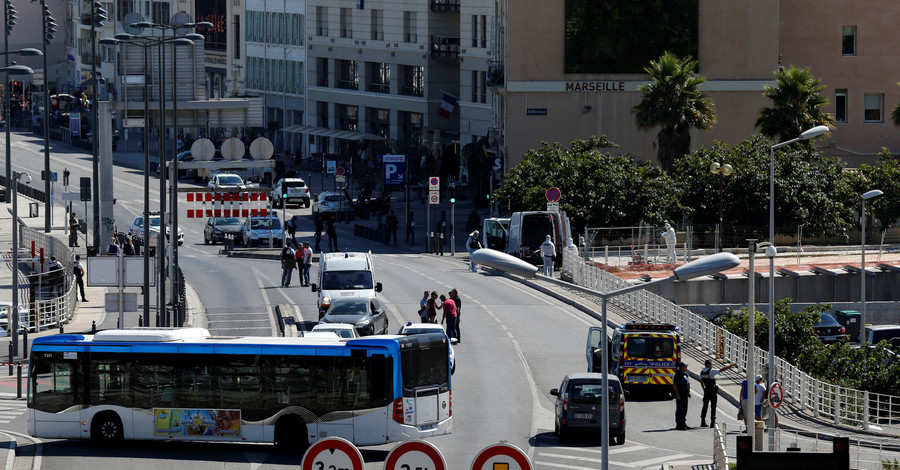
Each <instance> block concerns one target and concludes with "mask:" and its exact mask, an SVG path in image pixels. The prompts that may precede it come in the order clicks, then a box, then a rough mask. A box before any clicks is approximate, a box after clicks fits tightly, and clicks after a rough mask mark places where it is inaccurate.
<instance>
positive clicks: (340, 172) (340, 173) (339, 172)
mask: <svg viewBox="0 0 900 470" xmlns="http://www.w3.org/2000/svg"><path fill="white" fill-rule="evenodd" d="M334 174H336V175H338V176H344V167H342V166H339V167H337V168H335V170H334Z"/></svg>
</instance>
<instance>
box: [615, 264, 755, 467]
mask: <svg viewBox="0 0 900 470" xmlns="http://www.w3.org/2000/svg"><path fill="white" fill-rule="evenodd" d="M740 264H741V261H740V260H739V259H738V257H737V256H735V255H734V254H732V253H716V254H714V255H709V256H704V257H703V258H699V259H696V260H694V261H691V262H690V263H687V264H684V265H681V266H679V267H677V268H675V269H674V270H673V271H672V275H671V276H669V277H667V278H660V279H654V280H652V281H650V282H647V283H644V284H635V285H631V286H628V287H623V288H622V289H618V290H614V291H612V292H607V293H605V294H598V295H600V298H601V300H602V302H601V304H600V324H601V325H603V327H604V328H606V303H607V301H608V300H609V298H610V297H615V296H617V295H622V294H627V293H629V292H632V291H636V290H638V289H646V288H648V287H650V286H654V285H657V284H662V283H664V282H671V281H686V280H688V279H693V278H695V277H700V276H707V275H709V274H715V273H717V272H721V271H724V270H726V269H731V268H733V267H735V266H738V265H740ZM600 338H601V339H600V348H601V350H602V351H603V356H602V359H601V361H600V364H601V368H602V376H603V379H602V381H601V384H602V385H601V386H602V388H603V393H601V394H600V396H601V404H600V407H601V408H600V416H601V421H600V426H601V429H603V432H604V433H606V434H608V433H609V394H608V393H606V391H607V390H609V357H608V356H609V354H608V353H609V344H608V340H607V338H606V333H605V332H604V333H603V334H602V335H600ZM606 434H604V436H603V439H602V444H603V447H602V453H601V464H600V465H601V469H602V470H609V436H608V435H606Z"/></svg>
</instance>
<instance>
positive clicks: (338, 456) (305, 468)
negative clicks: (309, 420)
mask: <svg viewBox="0 0 900 470" xmlns="http://www.w3.org/2000/svg"><path fill="white" fill-rule="evenodd" d="M365 466H366V464H365V461H364V460H363V456H362V453H360V452H359V449H357V448H356V446H354V445H353V444H351V443H350V441H348V440H346V439H342V438H340V437H326V438H325V439H322V440H320V441H317V442H316V443H315V444H313V445H311V446H309V449H307V450H306V453H304V454H303V460H301V461H300V469H301V470H317V469H320V468H326V469H327V468H341V469H347V470H364V469H365Z"/></svg>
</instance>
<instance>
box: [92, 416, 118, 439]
mask: <svg viewBox="0 0 900 470" xmlns="http://www.w3.org/2000/svg"><path fill="white" fill-rule="evenodd" d="M91 437H92V438H93V439H94V440H95V441H100V442H114V441H119V440H122V420H121V419H119V415H117V414H115V413H114V412H112V411H107V412H104V413H99V414H97V416H94V421H93V423H92V424H91Z"/></svg>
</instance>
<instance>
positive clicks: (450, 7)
mask: <svg viewBox="0 0 900 470" xmlns="http://www.w3.org/2000/svg"><path fill="white" fill-rule="evenodd" d="M431 11H446V12H451V13H459V0H431Z"/></svg>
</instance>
